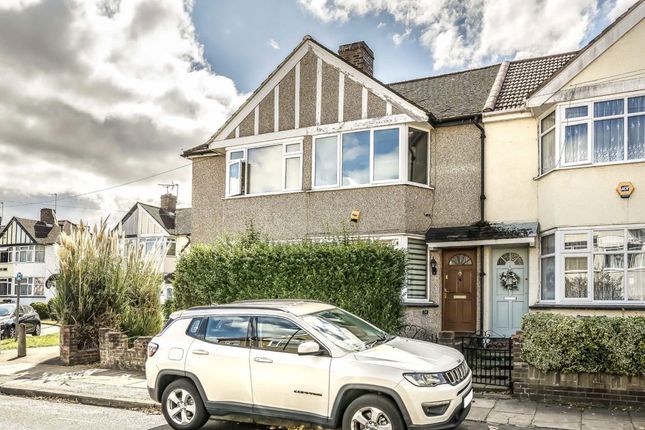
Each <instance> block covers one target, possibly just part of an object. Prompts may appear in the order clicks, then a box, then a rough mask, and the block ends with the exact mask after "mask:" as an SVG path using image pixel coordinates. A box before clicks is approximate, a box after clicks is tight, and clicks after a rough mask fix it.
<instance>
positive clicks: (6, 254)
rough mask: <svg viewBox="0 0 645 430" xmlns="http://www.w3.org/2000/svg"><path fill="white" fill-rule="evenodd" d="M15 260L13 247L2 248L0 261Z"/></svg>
mask: <svg viewBox="0 0 645 430" xmlns="http://www.w3.org/2000/svg"><path fill="white" fill-rule="evenodd" d="M12 261H13V248H11V247H7V248H0V263H11V262H12Z"/></svg>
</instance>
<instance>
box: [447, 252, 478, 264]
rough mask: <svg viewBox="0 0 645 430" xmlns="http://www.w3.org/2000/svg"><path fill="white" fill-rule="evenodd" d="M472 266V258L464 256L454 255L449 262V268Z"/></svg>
mask: <svg viewBox="0 0 645 430" xmlns="http://www.w3.org/2000/svg"><path fill="white" fill-rule="evenodd" d="M472 264H473V262H472V260H471V259H470V257H469V256H467V255H464V254H457V255H454V256H453V257H452V258H451V259H450V261H449V262H448V265H449V266H471V265H472Z"/></svg>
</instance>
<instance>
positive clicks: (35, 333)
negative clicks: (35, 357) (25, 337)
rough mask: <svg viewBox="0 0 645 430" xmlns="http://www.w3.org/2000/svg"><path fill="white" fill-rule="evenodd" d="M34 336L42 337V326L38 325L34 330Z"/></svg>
mask: <svg viewBox="0 0 645 430" xmlns="http://www.w3.org/2000/svg"><path fill="white" fill-rule="evenodd" d="M32 335H33V336H40V324H36V327H35V328H34V332H33V333H32Z"/></svg>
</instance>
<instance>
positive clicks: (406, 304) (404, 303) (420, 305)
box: [403, 300, 439, 308]
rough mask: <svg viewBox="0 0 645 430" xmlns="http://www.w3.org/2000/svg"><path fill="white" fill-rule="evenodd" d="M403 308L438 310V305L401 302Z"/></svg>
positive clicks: (430, 302) (420, 302)
mask: <svg viewBox="0 0 645 430" xmlns="http://www.w3.org/2000/svg"><path fill="white" fill-rule="evenodd" d="M403 306H405V307H406V308H438V307H439V304H437V303H435V302H432V301H426V302H422V301H418V302H413V301H405V300H404V301H403Z"/></svg>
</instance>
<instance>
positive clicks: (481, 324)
mask: <svg viewBox="0 0 645 430" xmlns="http://www.w3.org/2000/svg"><path fill="white" fill-rule="evenodd" d="M473 125H474V126H475V127H477V128H478V129H479V140H480V146H479V147H480V156H479V175H480V180H479V183H480V193H479V224H481V225H483V224H484V221H485V219H484V202H485V201H486V194H485V189H484V167H485V162H484V156H485V154H484V142H485V141H486V132H485V131H484V126H483V125H481V123H480V122H479V119H474V120H473ZM484 276H486V273H485V272H484V246H483V245H480V246H479V288H480V294H481V296H480V300H479V329H480V330H481V331H482V334H483V332H484Z"/></svg>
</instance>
